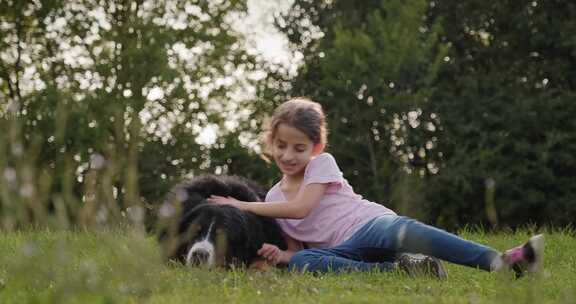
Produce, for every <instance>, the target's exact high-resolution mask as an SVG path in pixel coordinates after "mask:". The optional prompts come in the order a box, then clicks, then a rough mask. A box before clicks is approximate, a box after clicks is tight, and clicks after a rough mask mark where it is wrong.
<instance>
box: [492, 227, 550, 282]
mask: <svg viewBox="0 0 576 304" xmlns="http://www.w3.org/2000/svg"><path fill="white" fill-rule="evenodd" d="M543 257H544V235H543V234H538V235H535V236H533V237H531V238H530V239H529V240H528V242H526V243H525V244H523V245H520V246H518V247H514V248H512V249H509V250H506V252H505V253H503V254H502V260H504V263H506V265H508V266H509V267H511V268H512V269H513V270H514V272H516V278H520V277H522V276H523V275H524V273H526V272H528V273H534V272H538V270H539V269H540V267H541V265H542V259H543Z"/></svg>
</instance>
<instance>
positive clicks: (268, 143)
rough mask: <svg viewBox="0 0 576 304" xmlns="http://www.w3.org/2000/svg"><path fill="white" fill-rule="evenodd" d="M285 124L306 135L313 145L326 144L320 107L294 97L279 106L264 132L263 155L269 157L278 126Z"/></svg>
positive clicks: (301, 98)
mask: <svg viewBox="0 0 576 304" xmlns="http://www.w3.org/2000/svg"><path fill="white" fill-rule="evenodd" d="M282 123H284V124H287V125H289V126H291V127H294V128H296V129H298V130H299V131H301V132H302V133H304V134H306V135H307V136H308V138H310V140H311V141H312V142H313V143H314V144H324V145H325V144H326V141H327V136H328V130H327V128H326V117H325V115H324V110H322V106H321V105H320V104H319V103H317V102H315V101H312V100H310V99H308V98H305V97H296V98H293V99H290V100H288V101H286V102H284V103H282V104H281V105H279V106H278V107H277V108H276V110H274V114H273V116H272V119H271V120H270V121H269V122H268V123H267V125H266V127H265V131H264V153H265V154H268V155H270V154H271V147H272V143H273V141H274V137H275V136H276V131H277V129H278V125H280V124H282Z"/></svg>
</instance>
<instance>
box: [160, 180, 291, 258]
mask: <svg viewBox="0 0 576 304" xmlns="http://www.w3.org/2000/svg"><path fill="white" fill-rule="evenodd" d="M211 195H220V196H231V197H234V198H236V199H238V200H241V201H246V202H255V201H256V202H261V201H263V200H264V197H265V192H264V189H263V188H262V187H260V186H259V185H257V184H256V183H254V182H252V181H250V180H248V179H245V178H242V177H238V176H216V175H202V176H198V177H194V178H190V179H186V180H184V181H182V182H181V183H179V184H177V185H176V186H174V187H173V188H172V189H171V190H170V192H169V193H168V195H167V197H166V199H165V201H164V203H163V204H162V206H161V207H160V209H159V213H160V214H159V218H160V225H161V226H160V229H159V235H158V241H159V243H160V245H161V247H162V251H163V253H164V257H165V258H166V259H167V260H171V261H179V262H181V263H184V264H186V265H193V266H207V267H224V268H230V267H251V266H253V265H263V264H264V262H263V260H262V259H261V258H260V257H259V256H258V254H257V251H258V249H260V248H261V247H262V244H263V243H269V244H274V245H276V246H278V247H279V248H280V249H282V250H285V249H286V242H285V240H284V237H283V236H282V231H281V230H280V227H279V226H278V224H277V223H276V221H275V220H274V219H272V218H266V217H262V216H258V215H255V214H253V213H250V212H246V211H242V210H240V209H237V208H235V207H231V206H225V205H216V204H212V203H209V202H208V201H207V200H206V199H207V198H209V197H210V196H211Z"/></svg>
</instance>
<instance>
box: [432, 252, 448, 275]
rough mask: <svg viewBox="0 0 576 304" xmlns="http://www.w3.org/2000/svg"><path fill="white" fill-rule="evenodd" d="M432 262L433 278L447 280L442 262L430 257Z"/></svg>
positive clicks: (446, 273)
mask: <svg viewBox="0 0 576 304" xmlns="http://www.w3.org/2000/svg"><path fill="white" fill-rule="evenodd" d="M430 258H431V259H432V261H433V265H434V266H435V267H434V268H435V276H436V277H437V278H439V279H442V280H444V279H446V278H448V272H446V269H445V268H444V265H443V264H442V261H440V260H439V259H437V258H434V257H430Z"/></svg>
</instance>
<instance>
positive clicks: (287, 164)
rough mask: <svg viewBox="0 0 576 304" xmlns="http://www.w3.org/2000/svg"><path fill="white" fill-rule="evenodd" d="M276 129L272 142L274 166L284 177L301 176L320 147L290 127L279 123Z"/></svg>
mask: <svg viewBox="0 0 576 304" xmlns="http://www.w3.org/2000/svg"><path fill="white" fill-rule="evenodd" d="M276 128H277V129H276V134H275V136H274V139H273V141H272V154H273V156H274V161H275V162H276V165H277V166H278V168H279V169H280V171H281V172H282V173H283V174H284V175H287V176H300V175H303V174H304V170H305V169H306V165H308V162H309V161H310V160H311V159H312V157H314V156H316V155H317V154H318V153H319V152H320V151H321V148H320V147H321V145H320V144H314V142H312V140H311V139H310V138H309V137H308V135H306V134H304V133H303V132H302V131H300V130H298V129H296V128H294V127H292V126H290V125H287V124H284V123H281V124H279V125H278V126H277V127H276Z"/></svg>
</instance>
